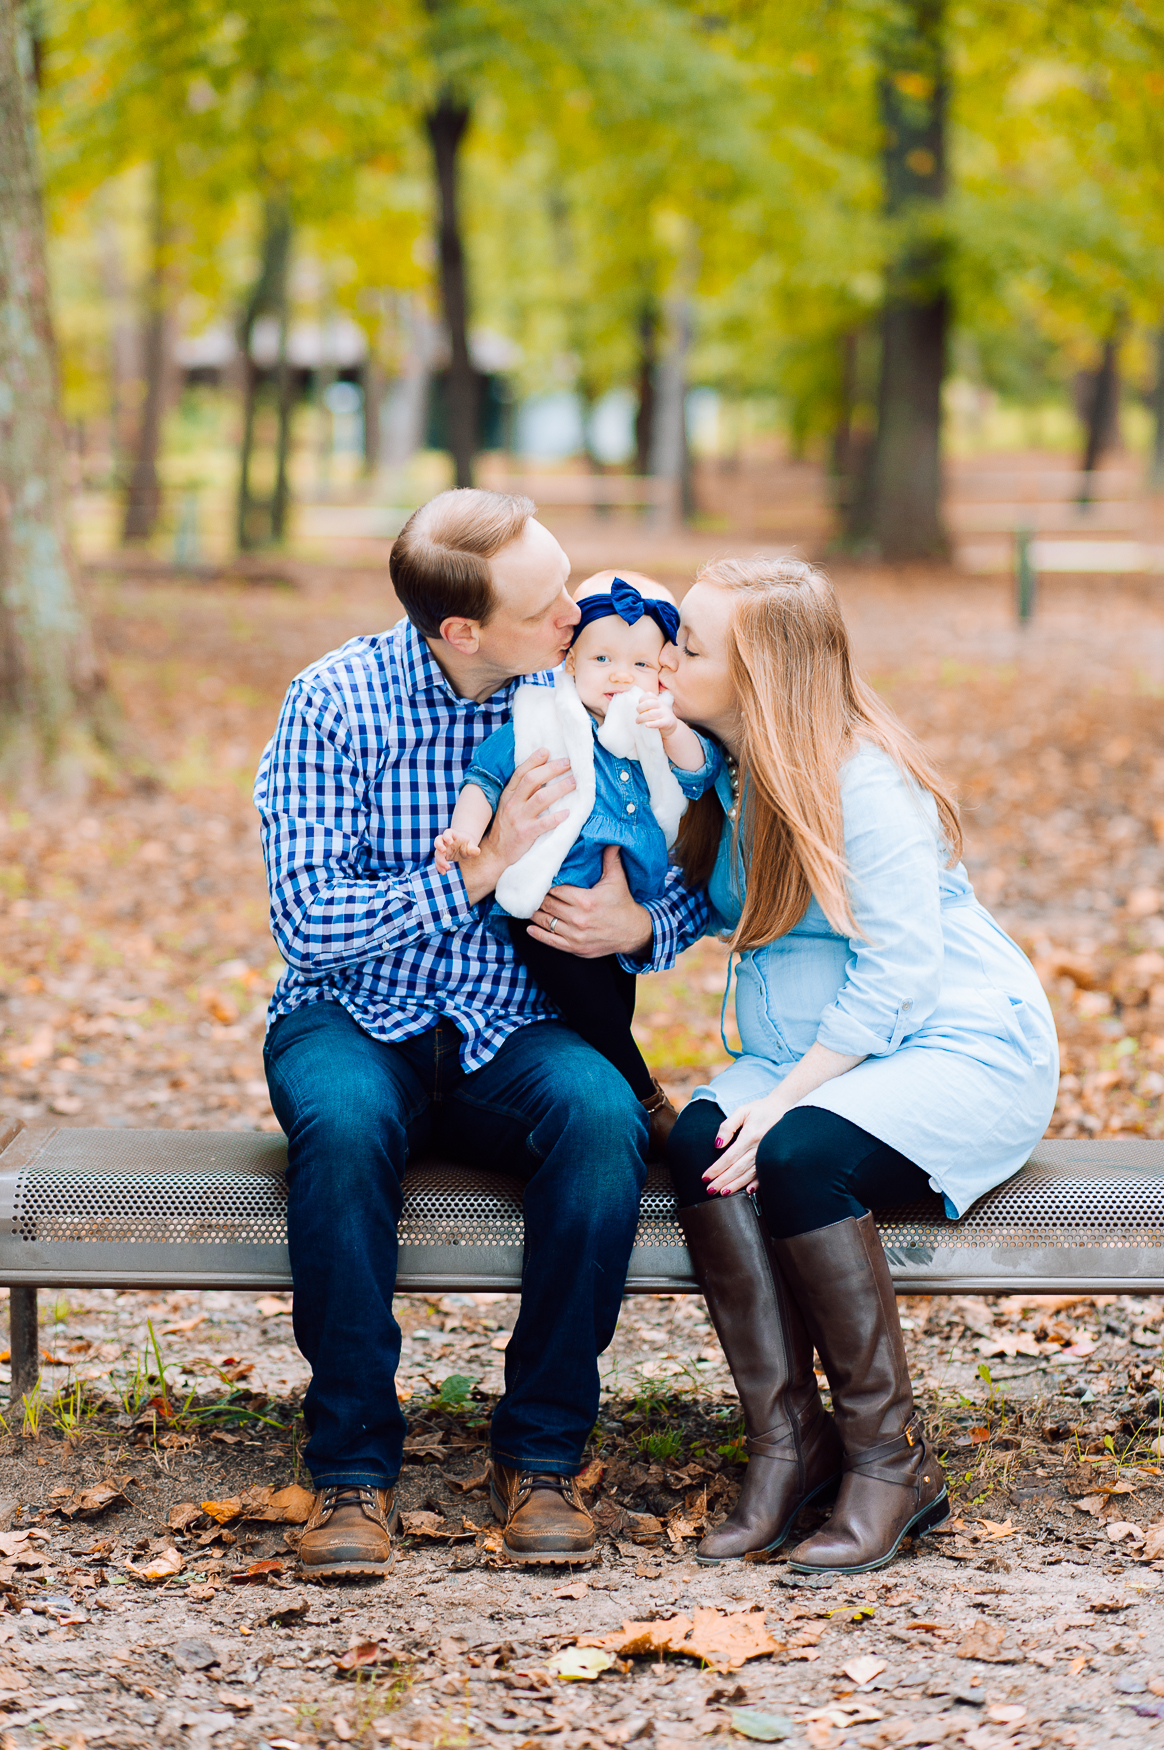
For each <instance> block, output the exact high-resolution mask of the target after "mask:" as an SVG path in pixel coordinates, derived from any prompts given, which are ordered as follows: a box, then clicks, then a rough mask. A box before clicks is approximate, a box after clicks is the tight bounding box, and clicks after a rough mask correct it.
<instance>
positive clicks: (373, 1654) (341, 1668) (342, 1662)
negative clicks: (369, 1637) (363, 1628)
mask: <svg viewBox="0 0 1164 1750" xmlns="http://www.w3.org/2000/svg"><path fill="white" fill-rule="evenodd" d="M409 1658H411V1654H409V1653H405V1652H403V1651H402V1650H401V1649H400V1648H399V1647H392V1646H389V1645H388V1644H387V1642H385V1641H357V1642H356V1644H355V1646H354V1647H349V1648H348V1650H347V1652H346V1653H341V1654H340V1656H339V1658H338V1659H337V1660H336V1662H335V1668H336V1670H337V1672H338V1673H339V1674H340V1675H341V1676H346V1675H347V1673H348V1672H349V1671H366V1670H368V1669H369V1667H371V1666H378V1665H385V1666H387V1665H401V1664H404V1663H405V1661H406V1660H408V1659H409Z"/></svg>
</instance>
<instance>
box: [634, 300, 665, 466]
mask: <svg viewBox="0 0 1164 1750" xmlns="http://www.w3.org/2000/svg"><path fill="white" fill-rule="evenodd" d="M658 363H659V309H658V305H657V304H656V303H655V301H654V299H653V298H649V299H647V301H646V302H645V303H644V304H643V307H642V309H641V310H640V312H639V404H638V409H637V411H636V413H635V473H636V474H639V475H643V474H649V473H650V472H651V458H652V456H653V455H654V450H655V373H656V370H657V367H658Z"/></svg>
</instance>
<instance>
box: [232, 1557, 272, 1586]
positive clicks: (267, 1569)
mask: <svg viewBox="0 0 1164 1750" xmlns="http://www.w3.org/2000/svg"><path fill="white" fill-rule="evenodd" d="M282 1572H283V1563H282V1562H281V1561H280V1560H279V1558H278V1556H268V1557H267V1558H266V1560H265V1561H259V1562H252V1563H251V1565H250V1567H249V1568H244V1570H243V1571H242V1573H241V1574H232V1575H231V1576H230V1578H231V1583H232V1585H235V1586H249V1585H252V1584H254V1583H256V1582H257V1583H258V1584H260V1585H261V1584H262V1583H263V1581H265V1580H266V1578H267V1575H268V1574H281V1573H282Z"/></svg>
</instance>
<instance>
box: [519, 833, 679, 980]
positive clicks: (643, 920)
mask: <svg viewBox="0 0 1164 1750" xmlns="http://www.w3.org/2000/svg"><path fill="white" fill-rule="evenodd" d="M551 923H553V926H554V927H553V930H552V931H551V929H550V925H551ZM529 933H530V935H531V936H532V937H533V938H534V940H535V941H537V942H545V943H547V944H548V945H549V946H550V947H551V948H561V949H563V950H564V951H565V952H566V953H567V954H577V955H579V956H580V957H581V958H582V959H583V960H599V959H601V957H602V956H603V955H604V954H634V955H643V954H645V953H646V952H647V951H648V950H649V948H650V945H651V938H652V937H653V935H654V926H653V924H652V923H651V914H650V912H649V911H648V910H647V909H646V907H645V906H642V905H640V904H639V903H638V901H637V900H636V899H634V898H633V897H632V895H631V890H630V888H629V887H628V886H627V884H626V876H625V875H624V874H623V869H622V858H621V857H620V856H619V853H618V847H617V845H607V847H606V849H605V850H604V851H603V853H602V879H601V880H600V881H599V882H598V884H597V886H595V887H551V888H550V891H549V892H548V893H547V894H546V897H545V899H544V900H543V901H542V905H541V910H540V911H536V912H535V913H534V915H533V917H532V918H531V919H530V930H529Z"/></svg>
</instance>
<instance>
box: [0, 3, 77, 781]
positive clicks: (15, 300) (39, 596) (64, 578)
mask: <svg viewBox="0 0 1164 1750" xmlns="http://www.w3.org/2000/svg"><path fill="white" fill-rule="evenodd" d="M20 11H21V9H20V7H19V6H18V4H17V0H0V718H2V721H0V732H2V733H3V735H4V738H5V740H6V742H7V743H8V746H7V748H6V764H7V765H8V767H9V770H10V771H11V772H12V773H13V775H16V774H19V775H20V776H21V777H23V778H24V779H25V780H26V781H28V780H29V779H30V778H33V777H34V775H35V774H34V768H35V767H36V766H37V765H38V764H39V763H41V762H44V763H47V764H50V765H51V764H54V763H56V762H57V761H59V759H60V757H61V755H62V754H63V753H64V751H65V746H66V743H67V742H70V741H71V742H73V743H74V744H75V746H74V751H75V753H76V754H77V756H78V758H80V759H83V758H84V757H85V756H84V748H83V746H80V745H76V744H78V743H83V742H84V741H86V740H88V741H90V742H92V738H93V734H94V715H95V711H96V707H97V703H98V698H99V694H100V689H101V677H100V674H99V671H98V668H97V664H96V660H95V658H94V655H93V650H92V646H91V643H90V638H89V629H88V626H87V623H86V620H85V616H84V613H83V612H82V608H81V605H80V600H79V594H78V588H77V581H76V577H75V572H74V562H73V557H72V553H71V550H70V546H69V541H68V536H67V532H66V503H65V488H64V482H63V479H62V476H61V465H62V460H63V456H64V433H63V425H62V421H61V417H60V402H59V387H58V378H57V357H56V345H55V341H54V336H53V330H52V323H51V319H50V315H49V295H48V272H47V266H46V261H45V238H44V213H43V209H42V206H41V194H40V176H39V167H38V164H37V156H36V140H35V133H34V127H35V122H34V108H33V99H32V94H31V92H30V90H29V82H30V79H31V74H32V67H31V45H30V44H29V43H28V41H27V40H26V39H23V38H22V32H21V27H20V22H19V19H20Z"/></svg>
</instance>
